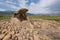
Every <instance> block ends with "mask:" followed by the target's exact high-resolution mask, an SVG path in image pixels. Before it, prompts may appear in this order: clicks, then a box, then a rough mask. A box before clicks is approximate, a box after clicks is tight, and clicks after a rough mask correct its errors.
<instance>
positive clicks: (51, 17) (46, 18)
mask: <svg viewBox="0 0 60 40" xmlns="http://www.w3.org/2000/svg"><path fill="white" fill-rule="evenodd" d="M28 17H29V18H30V19H44V20H55V21H60V16H28ZM10 18H11V16H8V15H5V16H0V19H10Z"/></svg>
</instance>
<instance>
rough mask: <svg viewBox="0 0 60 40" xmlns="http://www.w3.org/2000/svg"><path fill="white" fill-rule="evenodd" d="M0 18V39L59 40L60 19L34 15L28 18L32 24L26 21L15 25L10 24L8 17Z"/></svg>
mask: <svg viewBox="0 0 60 40" xmlns="http://www.w3.org/2000/svg"><path fill="white" fill-rule="evenodd" d="M2 18H3V17H1V18H0V40H60V21H56V20H44V19H40V18H41V17H40V18H38V19H36V17H35V18H34V19H33V18H32V19H30V23H31V24H32V25H33V27H30V26H29V25H28V22H26V23H23V24H20V26H16V25H11V22H10V21H11V20H10V19H9V17H8V18H7V19H6V20H5V19H4V18H3V19H2ZM5 18H6V17H5ZM8 19H9V20H8ZM58 19H59V18H58ZM26 24H27V25H26Z"/></svg>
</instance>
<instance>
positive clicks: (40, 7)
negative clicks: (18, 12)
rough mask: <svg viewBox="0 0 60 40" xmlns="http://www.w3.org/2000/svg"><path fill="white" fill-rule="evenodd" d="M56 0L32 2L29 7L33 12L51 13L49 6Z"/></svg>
mask: <svg viewBox="0 0 60 40" xmlns="http://www.w3.org/2000/svg"><path fill="white" fill-rule="evenodd" d="M55 2H56V0H41V1H40V2H39V3H37V4H35V3H31V4H30V6H29V7H28V8H29V9H30V11H29V12H32V13H50V10H48V8H49V6H51V5H52V4H54V3H55Z"/></svg>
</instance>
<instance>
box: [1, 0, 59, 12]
mask: <svg viewBox="0 0 60 40" xmlns="http://www.w3.org/2000/svg"><path fill="white" fill-rule="evenodd" d="M20 8H28V9H29V11H28V12H30V13H60V0H0V11H7V10H9V11H17V10H19V9H20Z"/></svg>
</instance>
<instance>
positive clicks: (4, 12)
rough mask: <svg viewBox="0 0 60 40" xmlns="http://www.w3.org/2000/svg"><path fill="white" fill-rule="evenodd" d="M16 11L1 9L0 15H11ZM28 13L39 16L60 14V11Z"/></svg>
mask: <svg viewBox="0 0 60 40" xmlns="http://www.w3.org/2000/svg"><path fill="white" fill-rule="evenodd" d="M14 12H15V11H0V15H8V16H11V15H13V13H14ZM27 15H30V16H31V15H37V16H60V13H47V14H43V13H40V14H33V13H27Z"/></svg>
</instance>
